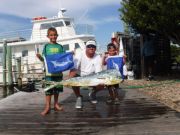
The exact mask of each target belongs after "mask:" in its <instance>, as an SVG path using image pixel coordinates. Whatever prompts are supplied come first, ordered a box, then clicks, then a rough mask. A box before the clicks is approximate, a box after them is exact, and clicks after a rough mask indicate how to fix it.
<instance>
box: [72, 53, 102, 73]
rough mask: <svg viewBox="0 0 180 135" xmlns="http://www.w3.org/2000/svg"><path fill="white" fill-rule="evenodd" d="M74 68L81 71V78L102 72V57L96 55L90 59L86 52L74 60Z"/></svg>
mask: <svg viewBox="0 0 180 135" xmlns="http://www.w3.org/2000/svg"><path fill="white" fill-rule="evenodd" d="M74 67H75V69H77V70H78V71H80V76H85V75H89V74H92V73H97V72H100V71H102V59H101V56H100V55H98V54H95V55H94V57H93V58H88V57H87V56H86V53H85V52H82V53H81V54H80V55H78V56H77V57H75V58H74Z"/></svg>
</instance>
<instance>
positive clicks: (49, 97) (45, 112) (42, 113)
mask: <svg viewBox="0 0 180 135" xmlns="http://www.w3.org/2000/svg"><path fill="white" fill-rule="evenodd" d="M50 110H51V95H48V96H46V105H45V109H44V111H43V112H41V115H43V116H45V115H46V114H48V113H49V112H50Z"/></svg>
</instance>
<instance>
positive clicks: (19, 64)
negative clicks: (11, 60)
mask: <svg viewBox="0 0 180 135" xmlns="http://www.w3.org/2000/svg"><path fill="white" fill-rule="evenodd" d="M17 73H18V80H17V81H18V88H22V78H21V57H19V58H17Z"/></svg>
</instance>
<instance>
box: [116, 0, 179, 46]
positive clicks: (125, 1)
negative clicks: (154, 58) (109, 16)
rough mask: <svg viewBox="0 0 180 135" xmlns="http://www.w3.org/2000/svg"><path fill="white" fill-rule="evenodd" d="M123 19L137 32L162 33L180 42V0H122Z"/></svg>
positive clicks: (121, 15)
mask: <svg viewBox="0 0 180 135" xmlns="http://www.w3.org/2000/svg"><path fill="white" fill-rule="evenodd" d="M121 4H122V7H121V8H120V9H119V11H120V17H121V19H122V20H123V21H124V22H125V23H126V24H127V25H128V26H130V27H131V28H132V29H133V32H135V33H141V34H148V33H154V34H161V35H163V36H165V37H168V38H169V39H170V40H173V41H174V42H176V43H178V44H180V0H122V2H121Z"/></svg>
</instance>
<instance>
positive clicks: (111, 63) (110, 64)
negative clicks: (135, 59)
mask: <svg viewBox="0 0 180 135" xmlns="http://www.w3.org/2000/svg"><path fill="white" fill-rule="evenodd" d="M123 65H124V64H123V57H120V56H109V57H108V59H107V69H117V70H119V72H120V73H121V76H122V79H124V75H123Z"/></svg>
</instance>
